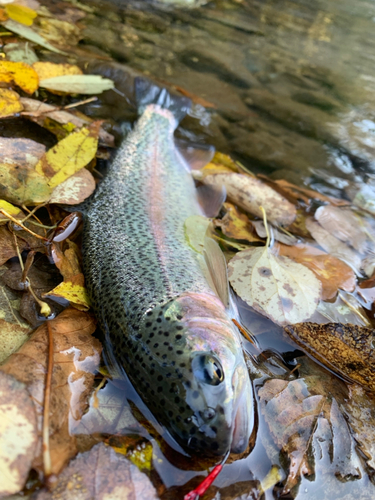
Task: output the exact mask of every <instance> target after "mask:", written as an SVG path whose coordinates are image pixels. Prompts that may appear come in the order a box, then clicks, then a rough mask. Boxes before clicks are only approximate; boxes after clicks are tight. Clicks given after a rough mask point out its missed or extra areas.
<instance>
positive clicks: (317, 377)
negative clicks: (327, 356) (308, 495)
mask: <svg viewBox="0 0 375 500" xmlns="http://www.w3.org/2000/svg"><path fill="white" fill-rule="evenodd" d="M299 371H300V378H299V379H296V380H292V381H288V380H281V379H271V380H268V381H266V383H265V384H264V386H263V387H262V388H261V389H260V390H259V392H258V395H259V399H260V410H261V412H262V414H263V415H264V418H265V420H266V422H267V424H268V426H269V428H270V431H271V435H272V437H273V438H274V441H275V443H276V444H277V445H278V447H279V449H280V450H282V451H283V452H284V453H285V454H286V455H287V456H288V457H289V458H290V465H289V471H288V472H289V473H288V478H287V480H286V483H285V485H284V489H283V493H287V492H288V491H289V490H290V489H291V488H293V487H294V486H295V485H297V484H298V483H299V481H300V479H301V477H302V476H310V475H311V474H313V473H315V474H317V475H318V474H319V473H322V472H324V473H327V472H328V473H332V474H334V475H336V476H338V477H339V478H340V479H341V480H342V481H347V480H350V479H353V478H359V477H360V476H361V465H360V460H359V457H358V456H357V454H356V450H355V443H354V441H353V438H352V437H351V434H350V431H349V428H348V425H347V423H346V421H345V419H344V417H343V415H342V414H341V411H340V406H339V405H341V403H342V402H343V401H345V398H346V397H347V389H346V387H345V384H344V383H343V382H341V381H339V380H337V379H336V378H335V377H334V376H333V375H331V374H329V373H327V372H326V371H325V370H323V369H322V368H320V367H318V366H317V365H315V363H313V362H312V361H310V360H308V359H306V358H304V359H301V361H300V370H299ZM324 444H326V446H324ZM319 469H322V470H320V471H319ZM311 480H313V478H311Z"/></svg>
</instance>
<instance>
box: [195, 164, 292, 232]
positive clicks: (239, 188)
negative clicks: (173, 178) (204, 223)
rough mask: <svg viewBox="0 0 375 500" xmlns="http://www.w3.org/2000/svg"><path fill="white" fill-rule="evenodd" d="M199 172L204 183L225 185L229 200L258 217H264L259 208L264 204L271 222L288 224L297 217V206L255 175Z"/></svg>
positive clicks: (215, 185) (213, 185)
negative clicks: (203, 173) (204, 173)
mask: <svg viewBox="0 0 375 500" xmlns="http://www.w3.org/2000/svg"><path fill="white" fill-rule="evenodd" d="M198 174H199V175H198V176H196V175H194V177H195V178H197V180H200V181H201V182H203V184H206V185H208V186H212V187H215V188H221V187H222V186H225V189H226V192H227V197H228V200H229V201H231V202H232V203H234V204H236V205H238V206H239V207H240V208H242V209H243V210H245V211H246V212H249V213H251V214H252V215H255V216H256V217H260V218H263V212H262V211H261V210H260V208H259V207H261V206H262V207H263V208H264V209H265V211H266V213H267V220H268V221H269V222H270V223H273V224H276V225H277V224H280V225H283V226H287V225H289V224H291V223H292V222H293V221H294V219H295V218H296V213H297V212H296V208H295V206H294V205H292V204H291V203H290V202H289V201H288V200H287V199H286V198H284V197H283V196H281V195H280V194H279V193H277V192H276V191H275V190H273V189H272V188H271V187H269V186H267V184H265V183H263V182H262V181H260V180H259V179H256V178H255V177H251V176H250V175H246V174H237V173H230V172H228V173H217V174H209V175H205V176H204V177H203V178H202V176H201V175H200V172H198ZM199 176H200V177H201V178H199Z"/></svg>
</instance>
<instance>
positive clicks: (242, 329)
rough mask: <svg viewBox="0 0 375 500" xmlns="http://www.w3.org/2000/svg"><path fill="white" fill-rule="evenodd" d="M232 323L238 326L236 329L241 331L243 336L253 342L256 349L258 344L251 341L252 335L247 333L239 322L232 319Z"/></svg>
mask: <svg viewBox="0 0 375 500" xmlns="http://www.w3.org/2000/svg"><path fill="white" fill-rule="evenodd" d="M232 321H233V323H234V324H235V325H236V327H237V328H238V329H239V331H240V332H241V333H242V335H243V336H244V337H245V338H246V339H247V340H248V341H249V342H251V343H252V344H253V345H255V347H256V344H255V342H254V341H253V340H252V339H251V337H250V335H249V334H248V333H247V331H246V330H245V329H244V328H243V327H242V326H241V325H240V324H239V322H238V321H237V320H236V319H234V318H232Z"/></svg>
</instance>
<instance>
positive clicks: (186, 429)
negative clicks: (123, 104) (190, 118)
mask: <svg viewBox="0 0 375 500" xmlns="http://www.w3.org/2000/svg"><path fill="white" fill-rule="evenodd" d="M176 125H177V122H176V120H175V118H174V116H173V114H172V113H171V112H170V111H168V110H165V109H162V108H161V107H160V106H158V105H149V106H147V107H146V109H145V111H144V112H143V114H142V115H141V117H140V119H139V120H138V122H137V123H136V125H135V127H134V129H133V131H132V132H131V133H130V134H129V135H128V137H127V138H126V140H125V141H124V143H123V145H122V146H121V147H120V149H119V151H118V153H117V155H116V158H115V160H114V162H113V164H112V165H111V167H110V169H109V172H108V174H107V175H106V178H105V179H104V181H103V182H102V183H101V184H100V186H99V188H98V190H97V192H96V194H95V196H94V199H93V201H92V203H91V205H90V208H89V210H88V213H87V216H86V218H85V225H84V233H83V254H84V273H85V278H86V282H87V288H88V291H89V294H90V297H91V300H92V304H93V308H94V310H95V313H96V315H97V317H98V320H99V322H100V325H101V328H102V330H103V332H104V334H105V337H106V342H105V343H106V350H107V355H108V357H109V358H110V360H111V364H119V365H120V366H121V367H123V368H124V369H125V371H126V372H127V375H128V377H129V378H130V380H131V382H132V384H133V385H134V387H135V388H136V390H137V391H138V393H139V394H140V395H141V397H142V399H143V400H144V402H145V403H146V404H147V406H148V407H149V408H150V410H151V411H152V412H153V414H154V415H155V417H156V418H157V419H158V420H159V422H160V423H161V424H163V425H164V426H165V427H166V428H167V429H168V430H169V431H170V433H171V434H172V436H173V437H174V438H175V439H176V440H177V441H178V442H179V443H180V444H182V446H184V447H185V448H187V449H190V450H194V451H198V450H205V451H206V452H207V450H210V451H211V452H212V453H215V454H224V453H225V452H226V451H227V450H228V449H229V448H230V447H231V446H232V441H233V433H234V405H235V401H233V399H237V398H233V395H234V389H233V384H234V382H233V376H234V375H233V374H234V373H236V377H237V378H240V379H241V378H242V379H244V380H245V382H244V381H240V382H236V384H237V385H236V387H237V386H238V387H240V389H241V390H240V391H239V392H240V393H241V396H242V399H243V397H244V396H243V392H244V387H245V386H246V389H247V390H248V391H249V393H251V387H249V383H248V384H247V383H246V380H248V374H247V370H246V366H245V363H244V359H243V354H242V348H241V342H240V339H239V336H238V333H237V331H236V330H235V329H234V327H233V324H232V322H231V320H230V318H228V315H227V311H226V310H225V307H224V305H223V304H222V302H221V301H220V299H219V298H218V297H217V296H216V294H215V293H214V292H213V290H212V289H211V287H210V286H209V284H208V282H207V280H206V278H205V275H204V273H203V271H202V265H201V263H200V262H199V256H198V254H197V253H195V252H194V251H193V250H192V249H191V248H190V247H189V246H188V245H187V243H186V238H185V234H184V222H185V220H186V218H187V217H189V216H191V215H197V214H201V209H200V207H199V204H198V201H197V197H196V190H195V186H194V181H193V179H192V177H191V175H190V173H189V172H188V170H187V169H186V165H185V164H184V161H183V159H182V157H181V156H180V154H179V153H178V151H177V150H176V149H175V147H174V139H173V132H174V129H175V127H176ZM212 367H214V369H218V370H219V371H215V373H214V375H213V377H214V378H210V377H209V376H208V375H207V373H208V372H207V370H212V369H213V368H212ZM215 367H216V368H215ZM218 367H219V368H218ZM220 370H222V371H223V374H224V375H223V376H224V378H225V380H223V381H222V383H217V373H221V372H220ZM227 374H228V376H227ZM202 377H203V378H202ZM215 377H216V378H215ZM214 382H215V384H216V385H215V384H214ZM246 401H247V403H246V404H247V408H246V411H248V410H249V408H248V406H249V404H248V398H247V399H246ZM240 421H241V419H240ZM248 433H249V431H248V429H246V432H245V434H246V436H247V434H248ZM247 439H248V436H247ZM243 440H244V439H243V437H242V441H243ZM245 441H246V437H245ZM241 443H242V444H241V448H243V447H244V444H243V442H241Z"/></svg>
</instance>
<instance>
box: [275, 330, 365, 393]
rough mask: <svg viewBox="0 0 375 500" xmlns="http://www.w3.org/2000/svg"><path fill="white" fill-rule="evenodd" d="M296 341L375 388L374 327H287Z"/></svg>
mask: <svg viewBox="0 0 375 500" xmlns="http://www.w3.org/2000/svg"><path fill="white" fill-rule="evenodd" d="M284 330H285V331H286V333H288V334H289V335H290V336H291V337H292V339H293V340H294V342H296V344H298V346H300V347H301V348H302V349H303V350H304V351H306V352H307V353H308V354H310V355H311V356H312V357H313V358H315V359H317V360H318V361H319V362H320V363H322V364H323V365H324V366H327V367H328V368H329V369H330V370H333V371H334V372H336V373H340V374H341V375H343V376H344V377H345V378H346V379H349V380H351V381H352V382H357V383H358V384H361V385H363V386H364V387H366V388H368V389H370V390H371V391H375V353H374V348H373V340H374V330H373V329H372V328H365V327H363V326H362V327H361V326H356V325H343V324H341V323H327V324H325V325H318V324H316V323H300V324H295V325H293V326H286V327H285V328H284Z"/></svg>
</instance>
